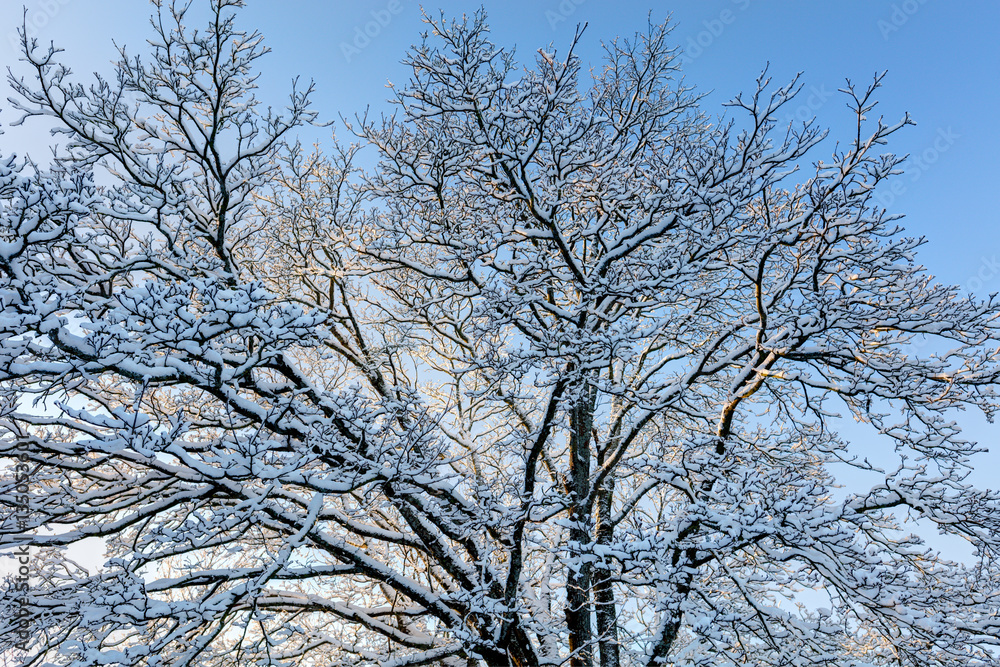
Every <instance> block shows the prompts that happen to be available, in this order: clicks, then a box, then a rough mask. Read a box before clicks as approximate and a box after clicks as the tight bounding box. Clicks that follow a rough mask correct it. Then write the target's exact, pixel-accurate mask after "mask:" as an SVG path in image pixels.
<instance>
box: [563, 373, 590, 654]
mask: <svg viewBox="0 0 1000 667" xmlns="http://www.w3.org/2000/svg"><path fill="white" fill-rule="evenodd" d="M579 391H580V395H579V397H578V398H577V401H576V403H574V405H573V407H572V408H571V411H570V434H569V455H570V489H571V491H572V493H573V508H572V511H571V513H570V520H571V527H570V530H569V541H570V544H572V545H577V548H579V547H580V546H582V545H585V544H589V543H590V541H591V533H590V512H589V511H588V497H589V494H590V463H591V452H590V438H591V429H592V428H593V424H594V407H595V404H596V400H597V392H596V390H595V389H594V388H592V387H581V388H580V390H579ZM571 558H572V556H571ZM591 570H592V568H591V565H590V563H585V562H579V561H577V562H576V563H571V565H570V567H569V568H568V573H567V575H566V629H567V631H568V632H569V650H570V663H569V664H570V667H593V664H594V649H593V631H592V623H593V611H592V609H591V605H590V587H591Z"/></svg>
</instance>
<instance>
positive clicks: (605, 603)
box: [594, 475, 621, 667]
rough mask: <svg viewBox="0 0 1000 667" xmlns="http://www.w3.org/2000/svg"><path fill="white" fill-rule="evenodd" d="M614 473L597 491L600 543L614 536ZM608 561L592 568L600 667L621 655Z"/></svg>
mask: <svg viewBox="0 0 1000 667" xmlns="http://www.w3.org/2000/svg"><path fill="white" fill-rule="evenodd" d="M614 484H615V482H614V476H613V475H609V476H608V477H607V478H606V479H605V482H604V487H603V488H602V489H601V490H600V498H599V500H598V503H597V530H596V538H597V539H596V541H597V544H599V545H609V544H611V540H612V537H613V536H614V526H613V525H612V523H611V520H612V515H611V512H612V504H611V503H612V500H613V498H614V488H615V487H614ZM611 577H612V571H611V565H610V563H604V562H601V563H597V565H596V566H595V568H594V607H595V615H596V620H597V645H598V647H599V648H600V667H618V666H619V664H620V662H621V656H620V653H619V647H618V608H617V602H616V600H615V590H614V587H613V585H612V581H611Z"/></svg>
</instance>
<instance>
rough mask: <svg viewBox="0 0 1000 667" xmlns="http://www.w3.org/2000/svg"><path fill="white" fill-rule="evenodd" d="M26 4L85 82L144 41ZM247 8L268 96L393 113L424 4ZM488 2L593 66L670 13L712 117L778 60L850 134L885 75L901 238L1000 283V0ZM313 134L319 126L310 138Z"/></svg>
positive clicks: (111, 12) (128, 31)
mask: <svg viewBox="0 0 1000 667" xmlns="http://www.w3.org/2000/svg"><path fill="white" fill-rule="evenodd" d="M197 1H200V0H196V2H197ZM20 4H21V3H20V2H18V0H3V2H0V31H2V32H0V64H3V65H5V66H13V67H14V68H15V69H16V68H17V65H18V63H17V52H16V51H15V49H14V48H13V33H14V27H15V25H17V24H18V23H20V20H21V8H20ZM25 4H26V7H27V10H28V21H29V28H30V29H31V30H32V31H35V32H37V34H38V36H39V37H40V38H43V39H52V40H55V42H56V43H57V44H58V45H62V46H64V47H65V48H66V49H67V53H66V54H65V55H66V58H67V60H68V61H69V62H71V63H73V64H74V67H75V69H76V70H77V73H78V74H79V75H81V76H85V75H89V73H90V72H91V71H93V70H95V69H98V70H104V71H107V69H108V62H109V60H110V59H111V57H112V55H113V50H112V46H111V40H112V39H115V40H117V41H119V42H120V43H124V44H126V45H127V46H129V47H130V49H132V50H141V49H142V47H143V40H144V39H145V38H146V37H147V36H148V34H149V33H148V26H147V23H146V20H147V17H148V15H149V13H150V11H151V6H150V5H149V4H148V3H146V2H143V1H142V0H26V1H25ZM248 5H249V6H248V8H247V9H246V10H245V11H244V13H243V17H242V21H243V24H244V25H245V26H246V27H250V28H258V29H260V30H261V31H262V32H263V33H264V35H265V38H266V39H267V43H268V44H269V45H270V46H271V48H272V49H273V53H272V54H271V55H270V56H269V57H268V58H267V59H266V60H265V61H264V67H265V73H264V77H263V79H262V86H263V88H264V90H263V91H262V93H263V94H264V96H265V97H266V98H271V99H273V100H274V101H275V102H276V103H280V100H281V97H282V96H283V94H284V93H285V91H286V90H287V88H288V81H289V80H290V79H291V78H292V77H293V76H295V75H301V76H302V77H303V78H306V79H309V78H312V79H314V80H315V81H316V86H317V94H316V96H315V103H316V108H317V109H318V110H319V111H320V112H321V113H322V114H323V117H325V118H328V119H333V118H336V117H337V115H338V114H345V115H351V114H353V113H354V112H356V111H358V110H361V109H363V108H364V107H365V106H366V105H371V106H372V107H373V109H375V110H379V109H380V108H385V104H384V100H385V98H386V97H387V93H386V90H385V83H386V81H388V80H392V81H397V82H401V81H402V80H403V79H404V78H405V70H404V69H403V68H402V66H401V65H400V64H399V60H400V58H401V57H402V55H403V53H404V51H405V49H406V47H407V46H408V45H410V44H412V43H414V42H416V41H418V40H419V34H420V32H421V30H422V29H423V24H422V23H421V18H420V8H421V5H420V4H419V3H418V2H416V1H414V0H351V1H350V2H347V1H343V0H334V1H328V2H323V1H320V0H283V1H279V0H249V2H248ZM422 6H423V7H424V9H426V10H427V11H430V12H437V11H438V10H443V11H444V12H445V14H446V15H450V16H457V15H460V14H461V13H462V12H468V11H472V10H474V9H475V8H476V7H477V6H478V5H477V4H474V3H465V2H457V1H455V0H437V2H435V3H425V4H423V5H422ZM484 6H485V8H486V10H487V12H488V14H489V17H490V22H491V24H492V26H493V30H494V38H495V41H496V42H497V43H499V44H503V45H516V46H517V50H518V53H519V54H520V55H521V57H522V58H524V59H525V60H528V61H530V60H531V59H532V57H533V55H534V53H535V50H536V49H538V48H539V47H543V46H547V45H549V44H553V45H554V46H556V47H557V48H563V49H564V48H565V46H566V45H567V43H568V41H569V40H570V39H571V37H572V35H573V30H574V28H575V26H576V24H577V23H580V22H586V23H588V24H589V27H588V29H587V32H586V33H585V37H584V40H583V44H582V48H581V50H580V53H581V54H582V55H583V57H584V58H585V59H587V60H589V61H591V62H595V63H596V62H597V59H598V58H599V44H600V41H601V40H608V39H611V38H613V37H615V36H616V35H631V34H632V33H634V32H635V31H636V30H640V29H642V28H643V26H644V25H645V23H646V19H647V15H649V14H650V12H651V15H652V18H653V20H654V21H659V20H661V19H662V18H664V17H665V16H667V15H668V14H670V15H672V16H673V21H674V23H675V25H676V27H675V30H674V33H673V37H674V39H675V41H676V43H677V44H678V45H679V46H680V47H682V48H684V49H685V51H686V56H687V57H686V59H685V61H686V64H685V68H684V69H685V72H686V75H687V79H688V82H689V83H692V84H695V85H696V86H697V87H698V88H699V89H700V90H702V91H713V92H712V94H711V95H710V96H709V98H708V99H707V101H706V105H707V107H708V108H709V110H710V111H717V110H721V107H720V106H719V104H720V103H721V102H722V101H724V100H725V99H728V98H729V97H731V96H732V95H734V94H735V93H737V92H739V91H741V90H747V89H749V88H751V86H752V84H753V80H754V78H755V76H756V75H757V74H758V73H759V72H760V70H761V69H762V68H763V67H764V65H765V64H766V63H768V62H770V63H771V69H770V72H771V73H772V74H773V76H774V78H775V80H776V81H778V82H783V81H785V80H787V79H788V78H790V77H791V76H792V75H794V74H795V73H796V72H799V71H801V72H803V82H804V83H805V89H804V91H803V92H804V94H803V96H802V98H801V99H800V100H799V102H798V103H799V105H804V108H799V109H793V110H792V111H796V112H798V113H800V114H802V115H806V114H811V113H815V114H816V115H817V116H818V117H819V120H820V122H821V123H823V124H825V125H829V126H833V127H837V126H838V125H840V126H841V127H843V123H845V122H848V121H849V116H848V114H847V111H846V109H845V108H844V106H843V104H842V100H841V99H840V97H839V95H837V94H836V92H835V91H836V89H837V88H839V87H841V86H842V85H843V82H844V80H845V78H848V77H849V78H851V79H853V80H855V81H857V82H865V81H867V80H868V79H869V78H870V77H872V76H873V75H874V73H875V72H877V71H882V70H888V71H889V76H888V77H887V78H886V80H885V85H884V87H883V89H882V90H881V94H880V99H881V101H882V104H881V111H882V112H883V113H884V114H885V115H886V116H887V117H888V118H891V119H895V118H897V117H899V116H901V115H902V114H903V112H904V111H909V112H910V113H911V114H912V116H913V117H914V119H915V120H916V122H917V126H916V127H914V128H909V129H908V130H906V131H905V132H904V133H903V134H902V135H897V136H898V138H897V140H896V141H895V143H894V144H893V145H891V146H890V148H892V149H894V150H895V151H896V152H898V153H910V154H912V155H914V156H919V155H924V157H925V158H929V159H926V160H924V161H922V162H918V161H916V160H913V161H912V164H911V172H910V174H908V175H907V176H904V177H903V179H902V180H903V185H904V186H905V191H904V192H902V193H901V194H900V195H898V196H895V195H894V196H893V197H892V200H893V201H892V205H891V206H890V208H892V209H894V210H896V211H898V212H902V213H905V214H906V215H907V218H906V221H905V225H906V227H907V229H908V231H910V232H912V233H915V234H922V235H925V236H927V237H928V238H929V240H930V243H929V244H928V246H926V247H925V248H924V251H923V254H922V257H923V260H924V263H925V264H926V265H927V266H928V267H929V268H930V269H931V271H932V272H933V273H934V274H935V275H937V276H940V277H941V278H942V279H943V280H946V281H948V282H952V283H958V284H961V285H966V286H968V287H969V288H971V289H973V290H975V291H978V292H981V293H984V294H985V293H988V292H989V291H994V290H996V291H1000V224H998V223H1000V214H998V202H997V191H998V182H1000V160H998V159H997V156H998V155H1000V131H998V129H997V121H998V119H1000V113H998V109H1000V46H998V43H1000V30H998V27H997V26H998V25H1000V3H998V2H981V1H980V2H970V1H968V0H964V1H963V0H952V1H951V2H946V1H945V0H892V1H890V0H839V1H838V2H801V1H794V0H678V1H676V2H669V3H665V2H653V0H638V1H636V0H620V1H618V2H607V1H603V0H562V1H561V2H560V1H559V0H505V1H500V0H493V1H489V0H487V2H485V3H484ZM386 17H388V21H386ZM377 18H382V19H383V22H387V25H384V26H383V25H379V24H377V23H375V24H372V25H369V26H368V28H369V32H372V33H376V32H377V34H375V36H374V37H369V38H368V39H369V42H368V44H367V45H365V46H364V47H363V48H361V49H357V47H356V46H355V44H354V40H355V38H356V37H357V34H358V31H359V30H360V31H364V30H365V27H366V24H369V23H370V22H373V21H375V20H376V19H377ZM373 26H377V28H378V30H377V31H376V30H374V29H373ZM358 43H359V44H364V40H363V39H361V40H359V41H358ZM345 44H346V45H348V47H349V48H348V49H347V50H348V51H349V52H350V53H349V54H348V55H345V48H344V47H345ZM354 49H357V51H354ZM6 96H7V95H6V93H5V94H4V95H3V98H6ZM0 99H2V98H0ZM7 107H8V105H7V104H6V103H3V104H0V108H2V109H3V111H2V112H0V123H2V124H3V125H4V126H7V125H8V124H9V123H10V122H11V121H12V120H13V114H12V112H11V111H10V110H9V108H7ZM40 130H41V128H40V126H38V125H36V126H35V128H34V131H30V129H29V130H28V131H26V130H24V129H21V128H7V129H6V134H5V135H4V136H2V137H0V148H3V149H4V150H5V152H7V151H10V150H17V151H18V152H24V151H25V150H29V149H30V152H32V153H34V154H36V155H38V156H39V157H42V156H43V150H44V145H45V138H44V135H43V134H42V133H41V131H40ZM320 136H325V132H324V133H316V134H313V135H311V136H310V137H309V138H310V139H312V138H313V137H320ZM935 142H936V144H937V145H936V147H935ZM830 148H832V145H831V146H829V147H827V149H826V150H827V152H828V151H829V149H830ZM941 148H943V149H944V150H938V149H941ZM819 155H820V154H819V153H817V156H819ZM887 197H888V195H887ZM994 255H995V256H996V258H997V260H998V261H997V262H994V261H993V258H994ZM979 274H981V275H979Z"/></svg>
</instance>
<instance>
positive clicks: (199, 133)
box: [0, 0, 1000, 667]
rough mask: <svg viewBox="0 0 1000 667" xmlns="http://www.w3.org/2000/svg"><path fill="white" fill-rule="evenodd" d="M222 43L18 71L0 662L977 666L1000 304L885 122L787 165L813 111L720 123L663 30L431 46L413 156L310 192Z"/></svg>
mask: <svg viewBox="0 0 1000 667" xmlns="http://www.w3.org/2000/svg"><path fill="white" fill-rule="evenodd" d="M241 4H242V3H241V2H240V1H239V0H214V2H213V3H212V4H211V10H212V11H211V17H210V21H209V26H208V28H207V29H206V30H203V31H198V32H194V31H191V30H189V29H188V28H186V27H185V23H186V22H187V19H186V11H187V10H185V9H184V6H182V5H176V6H173V7H164V8H163V9H162V10H161V11H160V12H159V13H158V15H157V16H156V17H154V21H153V25H154V28H155V37H154V38H153V39H152V40H151V42H150V44H151V46H150V49H151V51H150V54H149V55H147V56H143V57H135V56H131V55H126V54H125V53H122V56H121V60H120V62H119V63H118V66H117V70H116V76H115V77H114V78H113V79H111V80H98V81H97V82H96V83H95V84H94V85H93V86H91V87H84V86H82V85H80V84H77V83H74V82H73V81H72V79H71V77H70V73H69V72H68V70H67V69H66V68H64V67H63V66H62V65H60V64H59V63H58V61H57V55H58V53H57V51H55V50H53V49H45V48H40V47H39V46H38V45H37V44H34V43H33V42H31V41H30V40H26V43H25V44H24V47H25V54H26V58H27V61H28V62H29V63H30V65H31V66H33V67H34V78H32V79H15V80H13V81H12V83H13V85H14V87H15V89H16V91H17V93H18V95H19V97H18V101H17V106H18V107H19V108H20V110H21V111H22V112H24V113H25V114H26V115H28V116H33V115H41V116H46V117H48V118H49V119H50V120H51V121H53V122H54V123H55V124H56V125H57V128H58V129H59V131H61V132H63V133H64V142H63V147H62V148H61V149H60V152H59V154H58V158H57V159H56V160H55V161H54V162H53V164H52V165H51V166H50V167H48V168H44V169H43V168H41V167H36V166H35V165H34V164H31V163H27V164H26V163H23V162H18V161H16V160H14V159H12V158H11V159H7V160H5V161H4V162H3V166H2V167H0V202H2V203H0V225H2V226H0V235H2V243H0V307H2V314H3V315H2V320H0V359H2V362H0V394H2V406H0V408H2V409H0V425H2V429H3V434H2V439H0V456H3V457H5V459H6V460H7V461H10V462H11V463H12V465H10V466H9V467H8V469H7V470H6V472H5V473H4V474H5V475H6V476H5V477H4V478H3V480H2V481H0V503H2V504H3V505H4V506H5V508H7V509H9V510H10V511H9V512H5V514H4V516H3V517H2V523H0V544H3V545H6V546H8V547H17V548H20V547H22V546H23V545H30V549H31V554H32V559H33V562H34V564H33V567H34V571H33V578H32V580H31V587H30V589H28V590H24V588H23V587H18V586H17V585H16V582H15V581H14V580H11V581H10V582H8V585H7V587H6V589H5V591H4V593H3V596H2V598H0V650H8V651H12V650H14V649H15V648H16V646H17V644H18V643H19V641H20V640H19V635H18V630H19V628H20V626H19V623H21V619H22V618H23V617H22V616H21V615H20V614H21V612H22V611H24V610H25V609H26V610H28V611H29V612H30V623H29V624H28V626H27V627H28V628H29V630H30V640H29V642H28V645H29V651H28V652H27V653H25V654H24V657H23V660H22V663H23V664H31V665H42V664H54V665H72V666H80V667H82V666H83V665H148V666H149V667H155V666H166V665H171V666H175V665H176V666H180V665H212V666H216V665H217V666H220V667H221V666H223V665H239V666H243V665H386V666H393V667H403V666H405V665H429V664H437V665H449V666H450V665H459V664H462V665H490V666H498V667H499V666H501V665H504V666H506V665H517V666H518V667H533V666H536V665H557V664H564V663H568V664H569V665H571V666H572V667H591V666H592V665H600V667H619V666H625V665H644V666H645V665H649V666H650V667H652V666H654V665H748V664H749V665H774V666H777V665H838V666H845V667H846V666H850V665H857V666H861V665H890V664H891V665H921V666H922V665H927V666H954V667H966V666H967V665H977V664H978V665H996V664H1000V660H998V658H997V647H998V645H1000V616H998V613H1000V577H998V570H997V566H996V565H997V564H996V556H997V549H998V547H1000V498H998V496H997V494H996V493H994V492H989V491H980V490H977V489H975V488H972V487H971V486H970V485H969V484H967V483H966V482H965V481H964V480H965V479H966V477H967V475H968V473H969V471H970V467H971V465H972V461H973V455H974V454H975V453H976V452H977V451H979V448H978V447H977V445H976V444H975V443H971V442H968V441H966V440H964V439H963V438H962V434H961V430H960V428H959V426H958V424H957V423H956V422H955V415H956V412H957V411H959V410H961V409H963V408H974V409H977V410H981V411H982V412H984V413H985V414H986V415H987V416H991V415H992V413H993V411H994V409H995V407H996V405H997V394H996V392H997V386H998V382H1000V377H998V372H1000V366H998V363H997V362H998V358H997V357H998V351H997V346H998V336H997V320H996V313H997V307H998V305H1000V304H998V303H997V302H996V301H993V300H990V301H987V302H983V301H981V300H976V299H974V298H972V297H969V296H965V295H962V294H960V293H959V292H958V290H957V289H956V288H953V287H948V286H944V285H940V284H938V283H936V282H935V281H934V280H932V278H931V277H930V276H928V275H927V273H926V272H925V271H924V269H923V268H922V267H921V266H919V265H918V264H917V263H916V259H915V257H914V252H915V250H916V248H917V247H918V246H919V245H920V244H921V242H922V241H921V239H915V238H909V237H906V236H904V235H902V232H901V230H899V229H898V228H897V226H896V223H895V221H896V219H897V217H896V216H894V215H892V214H891V213H888V212H886V211H885V210H883V209H881V208H879V207H878V206H876V204H875V200H874V199H873V191H874V189H875V188H876V187H877V186H879V184H880V183H882V182H883V181H884V180H885V179H887V178H890V177H891V176H892V175H893V174H894V173H895V172H897V171H898V169H899V165H900V160H901V158H899V157H896V156H894V155H891V154H880V151H881V150H882V147H883V146H884V145H885V143H886V140H887V138H888V137H889V135H891V134H892V133H894V132H895V131H897V130H898V129H900V128H901V127H903V126H905V125H907V124H909V122H910V121H909V119H908V118H905V117H904V118H903V119H902V120H901V121H899V122H897V123H892V124H888V125H887V124H884V123H883V122H882V120H873V118H874V114H873V108H874V102H873V94H874V92H875V90H876V89H877V87H878V84H879V81H880V80H879V79H878V78H876V80H875V81H874V82H873V84H872V85H870V86H868V87H863V88H855V87H853V86H851V85H848V86H847V87H846V88H845V89H844V95H845V98H846V99H847V101H848V102H849V105H850V106H851V108H852V109H853V110H854V114H855V115H856V120H857V132H856V133H854V135H853V136H851V137H848V138H847V141H846V143H844V144H841V145H839V147H838V148H837V149H836V150H835V152H834V153H833V155H832V156H831V157H829V158H827V159H826V160H824V161H815V162H810V160H811V158H810V157H809V155H810V153H811V152H812V151H813V150H814V149H816V147H817V144H819V143H820V142H821V141H822V140H823V139H824V137H825V133H823V132H822V131H821V130H819V129H818V128H817V127H815V126H814V125H813V124H812V123H806V124H804V125H799V126H792V127H783V126H779V124H778V122H777V120H776V118H777V117H778V116H779V115H780V110H781V108H782V106H783V105H785V104H788V103H789V100H791V99H792V98H793V96H794V95H795V93H796V91H797V85H796V84H795V82H792V83H791V84H788V85H785V86H778V87H775V86H772V85H771V84H770V83H769V82H768V81H767V80H766V79H765V78H764V77H762V78H761V79H760V80H759V81H758V82H757V87H756V90H755V92H754V93H753V95H750V96H747V97H740V98H737V99H735V100H734V101H733V102H732V103H731V104H730V108H729V110H728V111H727V113H728V114H729V116H730V120H725V119H721V120H717V119H714V118H710V117H709V116H708V115H706V114H705V113H703V112H702V111H700V110H699V109H700V107H699V105H700V102H701V100H700V99H699V97H698V96H697V95H695V94H694V93H693V92H692V91H691V90H690V89H688V88H686V87H685V86H684V85H683V84H682V82H681V81H680V79H679V76H678V71H677V66H676V59H675V52H674V50H673V49H671V47H670V42H669V33H668V30H667V29H666V28H665V26H650V28H649V29H648V30H647V31H646V32H645V33H643V34H641V35H638V36H637V37H636V38H635V39H634V40H632V41H616V42H612V43H611V44H609V45H608V46H607V47H606V58H605V61H604V66H603V68H602V69H599V70H597V71H595V73H594V74H592V75H590V76H589V77H588V76H585V75H584V74H583V72H582V69H581V62H580V60H579V59H578V58H577V57H576V56H575V55H574V48H575V44H576V40H574V42H573V44H572V45H571V47H570V48H569V49H568V52H567V53H565V54H563V55H560V54H557V53H555V52H547V51H544V50H543V51H539V52H538V57H537V59H536V60H535V62H534V64H533V65H532V66H531V67H529V68H527V69H523V70H522V69H520V68H519V66H517V65H516V64H515V62H514V60H513V56H512V54H511V53H510V52H509V51H506V50H504V49H501V48H499V47H497V46H495V45H494V44H492V43H491V42H490V41H489V39H488V30H487V27H486V23H485V20H484V17H483V16H482V15H481V14H476V15H474V16H470V17H468V18H466V19H463V20H462V21H458V22H449V21H445V20H443V19H442V20H433V19H428V22H429V24H430V32H431V35H430V36H429V37H428V40H427V41H426V42H425V43H424V45H422V46H420V47H417V48H415V49H413V50H412V51H411V52H410V54H409V55H408V57H407V60H406V62H407V64H408V65H409V66H411V67H412V78H411V79H410V80H409V82H408V83H407V84H406V85H405V86H402V87H400V88H399V89H398V90H396V98H395V101H396V103H397V111H396V113H395V115H394V116H392V117H389V118H383V119H380V120H372V119H369V118H359V119H357V120H356V121H355V122H354V123H353V124H352V126H351V129H352V131H353V132H354V133H355V135H356V136H357V137H358V144H357V145H356V146H341V147H340V148H335V149H334V150H333V152H332V153H331V155H330V156H322V155H319V154H311V155H310V154H306V153H304V152H303V151H301V150H299V149H298V148H296V147H294V146H288V145H287V143H286V138H287V137H288V136H289V133H290V131H292V130H293V129H294V128H295V127H296V126H297V125H299V124H301V123H304V122H311V121H312V120H313V119H314V114H313V112H312V111H310V110H309V107H308V90H306V91H297V92H293V94H292V97H291V101H290V103H289V106H288V109H287V110H286V111H285V112H283V113H282V114H278V113H275V112H272V111H270V110H264V109H263V108H262V107H261V105H260V104H259V103H258V101H257V100H256V99H255V98H254V97H253V91H254V81H255V72H254V63H255V61H256V60H257V58H259V57H260V56H261V55H263V54H264V53H265V51H266V49H265V48H264V47H263V45H262V43H261V39H260V36H259V35H258V34H256V33H252V34H246V33H242V32H239V31H238V30H237V29H236V27H235V26H234V14H235V13H236V10H237V9H238V8H239V6H240V5H241ZM578 37H579V36H578ZM358 150H362V151H364V150H367V151H370V152H372V153H373V154H377V155H378V156H379V158H378V161H377V162H378V163H377V166H375V167H373V168H371V169H369V170H367V171H365V170H360V169H358V168H356V167H355V166H354V163H355V155H356V153H357V151H358ZM373 162H374V161H373ZM800 170H801V172H806V173H807V175H804V176H802V177H801V178H800V177H798V174H799V173H800ZM95 182H96V183H98V184H99V185H95ZM847 417H853V418H854V420H855V421H857V422H859V425H858V426H852V427H851V429H850V431H851V435H852V437H851V438H847V437H840V436H838V430H841V431H843V430H845V429H844V427H843V426H844V424H845V423H846V421H845V418H847ZM863 429H864V430H863ZM858 434H862V435H858ZM15 461H17V462H18V463H19V465H18V466H15V465H13V462H15ZM835 474H836V475H838V476H839V477H840V478H841V480H842V483H838V482H836V481H835V478H834V475H835ZM25 476H27V486H28V496H29V497H28V507H29V510H30V511H29V512H28V513H27V514H26V515H23V514H19V513H18V511H17V510H18V508H20V507H23V502H22V501H23V499H24V498H23V493H22V492H23V490H24V488H25V487H24V484H23V481H24V478H25ZM935 529H936V531H938V532H940V533H941V534H942V535H944V536H945V537H943V538H938V539H953V540H954V539H959V540H964V541H965V542H964V543H966V544H967V545H968V546H969V549H968V553H969V555H968V557H967V558H966V559H965V561H964V562H953V561H951V560H948V559H946V558H944V557H943V556H941V555H940V553H939V552H938V551H937V550H935V549H934V548H933V543H931V544H928V543H926V542H925V541H924V539H923V537H926V536H928V535H932V534H933V533H934V530H935ZM948 536H950V537H948ZM86 538H100V540H101V541H102V542H103V544H104V545H105V546H106V548H107V560H106V562H105V563H104V565H103V567H102V568H101V569H100V570H99V571H96V572H89V571H87V570H85V569H83V568H81V567H80V566H78V565H76V564H75V563H73V562H72V561H71V560H69V558H68V556H67V552H66V548H67V547H70V546H71V545H74V544H78V543H80V542H81V541H82V540H85V539H86Z"/></svg>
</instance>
